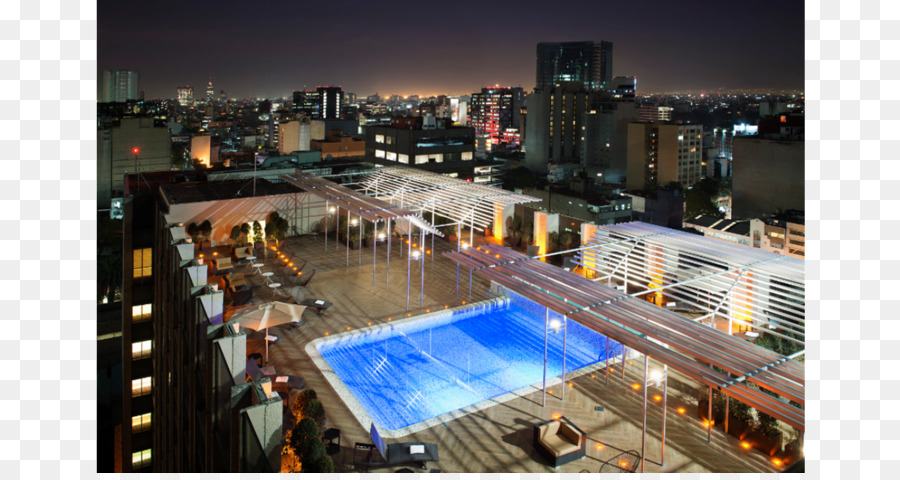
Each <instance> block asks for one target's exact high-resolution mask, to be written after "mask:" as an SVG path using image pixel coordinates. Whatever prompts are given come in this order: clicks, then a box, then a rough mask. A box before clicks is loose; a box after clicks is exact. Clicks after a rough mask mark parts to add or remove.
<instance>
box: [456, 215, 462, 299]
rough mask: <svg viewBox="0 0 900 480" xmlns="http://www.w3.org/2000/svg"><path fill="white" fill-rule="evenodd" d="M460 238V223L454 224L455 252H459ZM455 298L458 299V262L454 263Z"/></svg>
mask: <svg viewBox="0 0 900 480" xmlns="http://www.w3.org/2000/svg"><path fill="white" fill-rule="evenodd" d="M461 238H462V223H457V224H456V251H457V252H459V241H460V239H461ZM456 298H459V262H457V263H456Z"/></svg>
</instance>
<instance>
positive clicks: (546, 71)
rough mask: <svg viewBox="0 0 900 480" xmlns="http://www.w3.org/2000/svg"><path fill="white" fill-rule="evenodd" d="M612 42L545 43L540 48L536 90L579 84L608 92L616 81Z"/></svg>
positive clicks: (538, 49)
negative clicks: (566, 84) (562, 84)
mask: <svg viewBox="0 0 900 480" xmlns="http://www.w3.org/2000/svg"><path fill="white" fill-rule="evenodd" d="M612 50H613V44H612V42H562V43H555V42H554V43H550V42H541V43H539V44H538V45H537V79H536V83H535V90H543V89H546V88H550V87H553V86H555V85H557V84H559V83H562V82H578V83H580V84H581V86H582V88H584V89H585V90H605V89H606V88H607V86H608V85H609V84H610V82H611V80H612Z"/></svg>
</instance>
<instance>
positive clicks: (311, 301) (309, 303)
mask: <svg viewBox="0 0 900 480" xmlns="http://www.w3.org/2000/svg"><path fill="white" fill-rule="evenodd" d="M297 304H298V305H303V306H306V307H309V308H314V309H316V313H318V314H321V313H322V312H324V311H325V310H328V308H329V307H331V305H332V303H331V302H329V301H327V300H320V299H316V298H304V299H303V300H302V301H300V302H297Z"/></svg>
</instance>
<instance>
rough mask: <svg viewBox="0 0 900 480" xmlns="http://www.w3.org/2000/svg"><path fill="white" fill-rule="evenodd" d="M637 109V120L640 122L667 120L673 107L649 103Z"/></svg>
mask: <svg viewBox="0 0 900 480" xmlns="http://www.w3.org/2000/svg"><path fill="white" fill-rule="evenodd" d="M639 110H640V111H639V112H638V113H639V117H640V118H639V120H640V121H642V122H668V121H671V120H672V111H673V110H674V108H672V107H666V106H662V105H656V104H650V105H641V106H640V108H639Z"/></svg>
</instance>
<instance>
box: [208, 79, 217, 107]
mask: <svg viewBox="0 0 900 480" xmlns="http://www.w3.org/2000/svg"><path fill="white" fill-rule="evenodd" d="M215 98H216V89H215V88H213V83H212V75H210V76H209V83H208V84H207V85H206V102H207V103H212V102H213V100H215Z"/></svg>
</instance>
